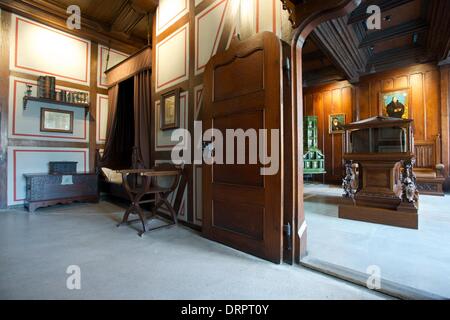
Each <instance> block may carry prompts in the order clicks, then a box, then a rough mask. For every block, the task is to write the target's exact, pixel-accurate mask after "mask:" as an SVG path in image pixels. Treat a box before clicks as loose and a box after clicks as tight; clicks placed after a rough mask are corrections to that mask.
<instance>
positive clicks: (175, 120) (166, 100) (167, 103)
mask: <svg viewBox="0 0 450 320" xmlns="http://www.w3.org/2000/svg"><path fill="white" fill-rule="evenodd" d="M160 108H161V109H160V113H159V114H160V118H161V119H160V128H161V130H170V129H177V128H179V127H180V89H175V90H172V91H169V92H167V93H164V94H163V95H161V107H160Z"/></svg>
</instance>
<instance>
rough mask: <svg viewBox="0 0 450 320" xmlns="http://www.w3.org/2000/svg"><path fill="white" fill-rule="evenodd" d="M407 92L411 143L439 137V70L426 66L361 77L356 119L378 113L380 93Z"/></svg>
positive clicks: (379, 110)
mask: <svg viewBox="0 0 450 320" xmlns="http://www.w3.org/2000/svg"><path fill="white" fill-rule="evenodd" d="M404 88H410V89H411V99H410V115H411V117H412V119H414V138H415V140H433V139H435V138H436V135H438V134H440V71H439V69H438V68H437V67H436V66H434V65H430V64H424V65H417V66H413V67H410V68H404V69H399V70H394V71H392V72H385V73H380V74H375V75H372V76H368V77H364V78H362V79H361V81H360V83H359V115H360V119H365V118H369V117H374V116H376V115H379V114H381V113H382V110H381V109H380V108H379V102H378V101H379V94H380V93H381V92H382V91H389V90H397V89H404Z"/></svg>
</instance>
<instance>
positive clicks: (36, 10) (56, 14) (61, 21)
mask: <svg viewBox="0 0 450 320" xmlns="http://www.w3.org/2000/svg"><path fill="white" fill-rule="evenodd" d="M0 8H2V9H4V10H7V11H11V12H13V13H16V14H19V15H21V16H24V17H26V18H30V19H33V20H36V21H37V22H40V23H43V24H46V25H48V26H50V27H53V28H56V29H58V30H61V31H64V32H67V33H69V34H73V35H75V36H78V37H82V38H86V39H89V40H92V41H95V42H98V43H100V44H103V45H111V47H113V48H115V49H117V50H120V51H123V52H125V53H133V52H135V51H136V50H138V49H140V48H142V47H144V46H145V45H146V41H145V40H143V39H141V38H138V37H135V36H131V35H129V36H125V35H122V34H119V33H115V32H111V27H110V26H109V25H105V24H102V23H99V22H97V21H94V20H92V19H91V18H88V17H85V16H82V17H81V30H70V29H69V28H67V25H66V20H67V18H68V14H67V12H66V8H62V7H60V6H58V5H56V4H53V3H50V2H48V1H45V0H2V1H0Z"/></svg>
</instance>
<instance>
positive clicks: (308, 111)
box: [303, 81, 355, 183]
mask: <svg viewBox="0 0 450 320" xmlns="http://www.w3.org/2000/svg"><path fill="white" fill-rule="evenodd" d="M303 98H304V104H303V105H304V114H305V116H317V117H318V129H319V132H318V135H319V148H320V149H321V150H322V151H323V152H324V154H325V157H326V159H325V168H326V171H327V173H326V174H325V176H324V177H323V179H324V180H323V182H324V183H325V182H326V183H339V182H340V181H341V180H342V170H343V169H342V168H343V167H342V156H343V149H344V145H343V134H330V133H329V116H330V115H331V114H337V113H344V114H345V115H346V121H347V122H352V121H353V120H354V119H355V117H354V111H355V108H354V105H355V87H353V86H352V85H351V84H350V83H349V82H347V81H342V82H337V83H334V84H331V85H325V86H319V87H313V88H306V89H305V90H304V97H303ZM317 178H319V180H320V179H322V176H320V177H317Z"/></svg>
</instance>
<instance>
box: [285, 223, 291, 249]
mask: <svg viewBox="0 0 450 320" xmlns="http://www.w3.org/2000/svg"><path fill="white" fill-rule="evenodd" d="M283 229H284V235H285V236H286V241H287V244H288V245H287V249H288V250H292V225H291V224H290V223H288V224H287V225H284V226H283Z"/></svg>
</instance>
